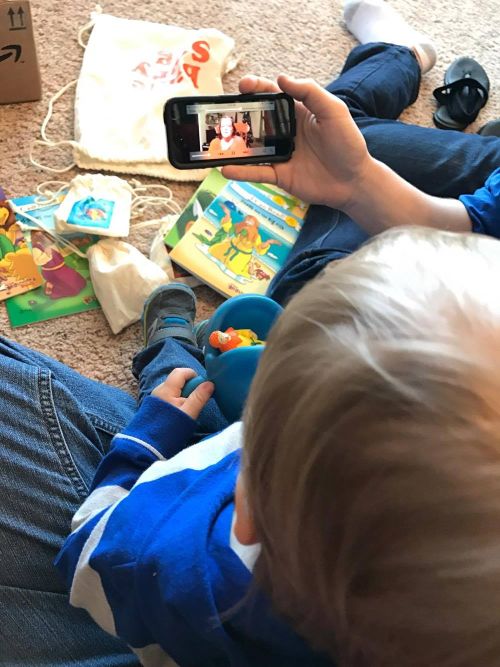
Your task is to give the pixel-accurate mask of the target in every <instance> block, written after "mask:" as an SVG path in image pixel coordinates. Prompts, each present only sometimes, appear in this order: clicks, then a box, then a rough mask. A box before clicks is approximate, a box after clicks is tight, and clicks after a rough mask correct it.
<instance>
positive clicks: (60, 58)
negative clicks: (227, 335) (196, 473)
mask: <svg viewBox="0 0 500 667" xmlns="http://www.w3.org/2000/svg"><path fill="white" fill-rule="evenodd" d="M391 2H392V4H393V5H394V6H395V7H396V8H398V9H399V10H400V11H401V12H402V13H403V14H404V15H405V16H406V17H407V18H408V19H409V20H410V21H411V23H412V24H413V25H414V26H415V27H417V28H418V29H420V30H421V31H424V32H427V33H428V34H430V35H432V36H433V38H434V39H435V42H436V44H437V47H438V52H439V60H438V64H437V66H436V68H435V69H434V70H433V71H432V72H431V73H430V74H429V75H428V76H427V77H425V79H424V83H423V85H422V89H421V95H420V98H419V100H418V102H417V103H416V104H415V105H414V106H413V107H412V108H411V109H409V110H408V111H407V112H406V113H405V115H404V119H405V120H407V121H410V122H415V123H418V124H421V125H429V126H432V119H431V118H432V110H433V108H434V104H433V101H432V97H431V91H432V89H433V88H434V87H435V86H437V85H441V83H442V79H443V73H444V71H445V69H446V67H447V66H448V65H449V64H450V63H451V61H452V60H453V59H454V58H456V57H457V56H460V55H470V56H472V57H474V58H476V59H477V60H479V61H480V62H481V63H482V64H483V66H484V67H485V68H486V70H487V72H488V74H489V76H490V79H491V83H492V93H491V97H490V101H489V103H488V105H487V107H486V108H485V109H483V111H482V112H481V114H480V117H479V119H478V121H477V123H476V125H475V126H473V127H471V128H470V130H471V131H474V129H477V127H478V126H479V125H480V124H482V123H484V122H486V121H487V120H489V119H492V118H498V117H500V93H499V92H498V87H500V61H499V59H498V49H499V46H500V37H499V19H498V13H499V5H498V0H483V2H480V3H479V2H477V0H460V1H458V0H412V1H411V2H407V1H405V0H391ZM103 7H104V11H106V12H107V13H110V14H114V15H116V16H122V17H128V18H140V19H147V20H151V21H158V22H164V23H173V24H177V25H181V26H186V27H193V28H194V27H199V26H207V27H217V28H219V29H221V30H223V31H225V32H226V33H227V34H229V35H231V36H232V37H234V39H235V40H236V50H237V55H239V56H240V62H239V65H238V67H237V69H236V70H235V71H234V72H232V73H231V74H230V75H229V76H227V78H226V79H225V82H224V83H225V89H226V92H230V91H234V90H236V84H237V80H238V78H239V77H240V76H241V75H243V74H245V73H255V74H261V75H266V76H269V77H275V76H276V75H277V74H278V73H280V72H282V71H286V72H288V73H289V74H292V75H296V76H313V77H315V78H316V79H317V80H318V81H319V82H320V83H323V84H326V83H327V82H328V81H329V80H330V79H331V78H332V77H333V75H335V74H336V73H338V72H339V70H340V68H341V65H342V63H343V61H344V58H345V57H346V55H347V54H348V52H349V50H350V48H351V47H352V46H353V45H354V40H353V39H352V37H351V35H350V34H349V33H348V32H347V31H346V30H345V28H344V26H343V25H342V21H341V2H340V0H254V2H242V1H241V0H224V1H222V0H202V1H201V2H200V1H199V0H198V1H196V0H178V1H177V2H174V1H173V0H169V1H166V0H143V1H142V2H139V3H137V2H132V1H131V0H109V1H108V2H105V3H103ZM92 8H93V3H91V2H86V1H85V0H71V2H68V1H67V0H38V2H37V1H35V2H33V9H32V11H33V14H34V21H35V25H36V32H37V38H38V51H39V58H40V61H41V69H42V79H43V88H44V97H43V100H42V101H41V102H36V103H29V104H18V105H10V106H0V146H1V154H2V158H1V163H0V185H2V186H3V187H4V188H5V189H6V191H7V192H8V194H9V195H10V196H20V195H24V194H29V193H31V192H33V191H34V190H35V187H36V185H37V184H38V183H40V182H42V181H45V180H47V179H48V178H50V176H49V175H47V174H45V173H43V172H41V171H38V170H37V169H35V168H34V167H32V166H31V165H30V163H29V161H28V157H27V154H28V145H29V142H30V141H31V140H32V139H33V138H35V137H37V136H38V133H39V127H40V123H41V122H42V120H43V118H44V116H45V113H46V108H47V102H48V100H49V98H50V97H51V96H52V95H53V94H54V93H55V92H56V91H57V90H59V88H60V87H61V86H62V85H64V84H65V83H67V82H69V81H70V80H71V79H74V78H76V77H77V76H78V72H79V68H80V64H81V48H80V47H79V46H78V43H77V40H76V35H77V29H78V27H79V26H81V25H83V24H84V23H86V21H87V20H88V17H89V12H90V11H91V9H92ZM0 85H1V82H0ZM67 97H68V99H67V100H66V101H62V102H61V104H60V105H59V106H58V110H59V111H58V113H57V115H56V118H55V120H54V123H53V124H52V125H51V130H50V132H51V134H52V136H54V137H63V136H64V137H68V136H69V135H70V134H71V110H70V109H71V102H72V99H71V93H69V94H68V95H67ZM76 173H77V172H76V171H75V172H70V173H69V174H68V176H69V178H72V177H73V176H74V175H76ZM172 189H173V191H174V193H175V196H176V199H177V201H178V202H179V203H181V204H183V203H185V202H186V200H187V199H188V197H189V196H190V194H191V193H192V192H193V190H194V185H193V184H183V185H178V184H172ZM148 234H149V233H148V232H144V233H143V236H142V238H141V239H136V240H139V241H140V244H141V246H142V247H147V244H148ZM198 296H199V301H200V314H201V315H203V314H204V313H206V312H210V310H211V309H212V308H213V306H214V305H216V304H217V303H219V302H220V297H218V296H217V295H216V294H214V293H213V292H212V291H211V290H209V289H208V288H200V289H199V290H198ZM0 331H1V333H2V334H4V335H6V336H8V337H10V338H12V339H14V340H16V341H19V342H21V343H23V344H25V345H29V346H31V347H33V348H35V349H37V350H40V351H43V352H46V353H48V354H51V355H52V356H54V357H56V358H58V359H59V360H61V361H63V362H65V363H67V364H69V365H70V366H72V367H73V368H76V369H77V370H79V371H81V372H82V373H84V374H86V375H88V376H90V377H92V378H95V379H98V380H103V381H107V382H110V383H112V384H114V385H116V386H119V387H122V388H124V389H127V390H131V391H134V390H135V381H134V379H133V377H132V375H131V373H130V361H131V358H132V356H133V354H134V352H135V351H136V350H137V348H138V347H139V345H140V343H141V334H140V329H139V326H138V325H133V326H132V327H130V328H129V329H128V330H126V331H125V332H123V333H122V334H119V335H118V336H113V335H112V334H111V332H110V330H109V327H108V325H107V322H106V320H105V319H104V316H103V315H102V313H101V312H100V311H93V312H89V313H84V314H81V315H75V316H71V317H66V318H60V319H57V320H53V321H49V322H44V323H40V324H36V325H31V326H28V327H24V328H20V329H15V330H13V329H11V327H10V325H9V322H8V319H7V316H6V313H5V310H4V307H3V306H2V307H1V309H0Z"/></svg>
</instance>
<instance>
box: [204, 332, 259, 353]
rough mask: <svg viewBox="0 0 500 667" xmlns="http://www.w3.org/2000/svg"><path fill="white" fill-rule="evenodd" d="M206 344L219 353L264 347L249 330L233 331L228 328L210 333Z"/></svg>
mask: <svg viewBox="0 0 500 667" xmlns="http://www.w3.org/2000/svg"><path fill="white" fill-rule="evenodd" d="M208 342H209V343H210V345H211V346H212V347H214V348H215V349H216V350H220V351H221V352H228V351H229V350H234V349H235V348H237V347H250V346H251V345H264V341H262V340H259V339H258V338H257V334H256V333H255V332H254V331H252V330H251V329H233V327H229V328H228V329H226V330H225V331H212V333H211V334H210V336H209V337H208Z"/></svg>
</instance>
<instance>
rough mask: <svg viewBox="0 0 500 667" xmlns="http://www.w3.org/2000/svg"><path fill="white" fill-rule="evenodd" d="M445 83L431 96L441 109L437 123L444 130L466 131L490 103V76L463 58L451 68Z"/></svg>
mask: <svg viewBox="0 0 500 667" xmlns="http://www.w3.org/2000/svg"><path fill="white" fill-rule="evenodd" d="M444 83H445V85H444V86H441V87H440V88H436V90H434V91H433V93H432V94H433V95H434V97H435V98H436V100H437V101H438V103H439V104H440V105H441V106H440V107H439V108H438V109H437V111H436V112H435V113H434V123H435V124H436V125H437V127H439V128H440V129H442V130H463V129H465V128H466V127H467V125H470V124H471V123H472V122H474V121H475V120H476V118H477V115H478V113H479V112H480V110H481V109H482V108H483V107H484V105H485V104H486V102H487V101H488V94H489V91H490V80H489V79H488V75H487V74H486V72H485V71H484V68H483V67H482V66H481V65H480V64H479V63H478V62H477V61H476V60H474V59H473V58H466V57H462V58H457V60H455V61H454V62H453V63H452V64H451V65H450V66H449V67H448V69H447V70H446V73H445V75H444Z"/></svg>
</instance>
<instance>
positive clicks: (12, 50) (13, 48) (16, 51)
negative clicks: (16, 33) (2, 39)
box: [0, 44, 21, 63]
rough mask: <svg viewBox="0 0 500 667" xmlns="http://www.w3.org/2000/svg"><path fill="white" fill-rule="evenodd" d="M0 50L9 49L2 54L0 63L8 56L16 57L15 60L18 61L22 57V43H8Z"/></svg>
mask: <svg viewBox="0 0 500 667" xmlns="http://www.w3.org/2000/svg"><path fill="white" fill-rule="evenodd" d="M0 51H7V53H2V54H0V63H1V62H2V60H7V58H12V57H14V62H15V63H17V61H18V60H19V58H20V57H21V45H20V44H7V46H2V48H1V49H0Z"/></svg>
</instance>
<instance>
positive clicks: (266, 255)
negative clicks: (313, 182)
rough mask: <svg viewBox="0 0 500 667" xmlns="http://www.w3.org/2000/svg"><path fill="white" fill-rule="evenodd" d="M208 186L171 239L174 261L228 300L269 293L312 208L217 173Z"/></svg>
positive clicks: (268, 188) (276, 191) (277, 191)
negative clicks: (207, 198) (205, 197)
mask: <svg viewBox="0 0 500 667" xmlns="http://www.w3.org/2000/svg"><path fill="white" fill-rule="evenodd" d="M205 183H206V185H205ZM205 183H204V184H202V186H200V189H199V190H198V192H197V193H195V195H194V196H193V198H192V200H191V201H190V203H189V204H188V206H187V207H186V209H187V210H188V214H187V215H186V216H184V215H183V214H181V216H180V218H179V221H178V222H179V224H178V226H177V228H176V226H175V225H174V228H173V229H172V231H171V232H170V233H169V234H168V236H167V239H166V242H168V240H174V241H175V245H174V248H173V250H172V251H171V253H170V256H171V258H172V260H173V261H174V262H177V263H178V264H179V265H180V266H182V267H183V268H184V269H186V270H188V271H189V272H190V273H192V274H193V275H195V276H197V277H198V278H200V279H201V280H203V281H204V282H206V283H207V284H208V285H210V286H211V287H213V288H214V289H216V290H217V291H219V292H222V293H223V294H225V295H226V296H232V295H234V294H240V293H257V294H263V293H265V291H266V289H267V286H268V284H269V282H270V281H271V280H272V278H273V277H274V276H275V275H276V273H277V272H278V271H279V269H280V268H281V266H283V264H284V262H285V259H286V256H287V255H288V253H289V251H290V250H291V248H292V246H293V244H294V242H295V240H296V238H297V235H298V232H299V230H300V228H301V226H302V223H303V219H304V216H305V213H306V211H307V206H306V205H305V204H304V203H303V202H301V201H300V200H298V199H296V198H295V197H291V196H290V195H288V194H287V193H285V192H283V191H282V190H280V189H279V188H276V187H275V186H267V185H262V184H254V183H239V182H236V181H227V180H226V179H224V177H223V176H222V175H221V174H220V173H219V172H217V170H214V173H211V174H210V175H209V176H208V177H207V179H206V181H205ZM214 191H216V192H214ZM207 192H213V193H214V194H213V198H212V200H211V202H210V203H209V204H208V206H206V208H205V209H204V210H202V209H201V207H200V206H199V199H200V195H201V193H203V194H206V193H207ZM188 217H189V220H187V218H188ZM186 223H187V224H186ZM183 232H184V233H183Z"/></svg>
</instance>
